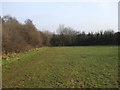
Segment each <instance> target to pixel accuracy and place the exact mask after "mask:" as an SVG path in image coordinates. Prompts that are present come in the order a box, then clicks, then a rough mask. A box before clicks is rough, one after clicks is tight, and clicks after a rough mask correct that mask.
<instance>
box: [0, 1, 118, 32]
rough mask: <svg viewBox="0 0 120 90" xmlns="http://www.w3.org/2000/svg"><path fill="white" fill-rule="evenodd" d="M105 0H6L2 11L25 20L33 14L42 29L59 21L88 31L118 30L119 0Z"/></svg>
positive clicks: (22, 20) (53, 28)
mask: <svg viewBox="0 0 120 90" xmlns="http://www.w3.org/2000/svg"><path fill="white" fill-rule="evenodd" d="M98 1H99V0H98ZM104 1H105V0H104ZM104 1H102V2H95V0H93V2H87V1H86V2H4V3H2V12H0V13H2V14H3V15H11V16H13V17H16V19H17V20H19V21H20V22H22V23H23V22H24V21H25V20H26V19H28V18H29V19H31V20H32V21H33V23H34V24H35V26H36V27H37V28H38V29H39V30H42V31H43V30H50V31H52V32H55V31H56V29H57V28H58V26H59V24H64V25H65V26H70V27H72V28H74V29H76V30H78V31H85V32H90V31H93V32H95V31H99V30H107V29H113V30H114V31H117V30H118V3H117V2H112V0H110V1H108V0H107V2H104Z"/></svg>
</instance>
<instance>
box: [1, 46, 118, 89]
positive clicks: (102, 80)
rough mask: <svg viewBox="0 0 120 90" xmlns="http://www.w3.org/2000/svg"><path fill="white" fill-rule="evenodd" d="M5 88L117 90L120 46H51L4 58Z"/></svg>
mask: <svg viewBox="0 0 120 90" xmlns="http://www.w3.org/2000/svg"><path fill="white" fill-rule="evenodd" d="M3 87H4V88H16V87H18V88H117V87H118V47H117V46H81V47H47V48H40V49H38V50H33V51H30V52H27V53H21V54H17V56H14V57H10V58H8V59H3Z"/></svg>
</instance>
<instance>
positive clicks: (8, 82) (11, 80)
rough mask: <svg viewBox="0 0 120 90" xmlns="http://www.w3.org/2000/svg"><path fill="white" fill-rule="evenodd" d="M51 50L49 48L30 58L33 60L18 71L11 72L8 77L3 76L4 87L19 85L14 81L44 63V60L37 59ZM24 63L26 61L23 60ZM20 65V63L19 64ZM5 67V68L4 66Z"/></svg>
mask: <svg viewBox="0 0 120 90" xmlns="http://www.w3.org/2000/svg"><path fill="white" fill-rule="evenodd" d="M49 49H50V48H47V49H46V50H44V51H40V52H37V53H36V54H35V55H34V56H33V55H32V56H30V58H31V59H32V60H30V59H29V60H27V64H26V63H25V64H23V65H21V67H19V68H18V69H17V70H15V71H12V72H10V73H9V74H8V75H7V76H3V87H7V85H8V87H9V85H12V83H17V81H14V79H15V78H17V77H18V76H20V75H21V74H25V73H24V72H25V71H27V70H29V69H31V68H32V67H33V66H34V65H36V64H38V62H39V63H41V64H42V63H43V61H42V60H40V59H36V58H38V57H40V56H41V55H42V54H43V53H45V52H47V51H48V50H49ZM23 62H24V60H23ZM18 63H19V62H18ZM3 67H4V66H3Z"/></svg>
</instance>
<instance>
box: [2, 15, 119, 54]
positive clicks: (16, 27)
mask: <svg viewBox="0 0 120 90" xmlns="http://www.w3.org/2000/svg"><path fill="white" fill-rule="evenodd" d="M0 21H2V53H3V54H8V53H14V52H15V53H19V52H23V51H28V50H30V49H33V48H40V47H43V46H81V45H83V46H84V45H119V36H120V32H114V31H113V30H107V31H104V32H102V31H100V32H97V33H92V32H91V33H87V34H86V33H85V32H78V31H76V30H74V29H72V28H71V27H64V25H60V26H59V28H58V30H57V33H51V32H50V31H44V32H42V31H40V30H37V28H36V27H35V25H34V24H33V22H32V20H30V19H27V20H25V22H24V24H22V23H20V22H19V21H18V20H16V18H14V17H11V16H4V17H0Z"/></svg>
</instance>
